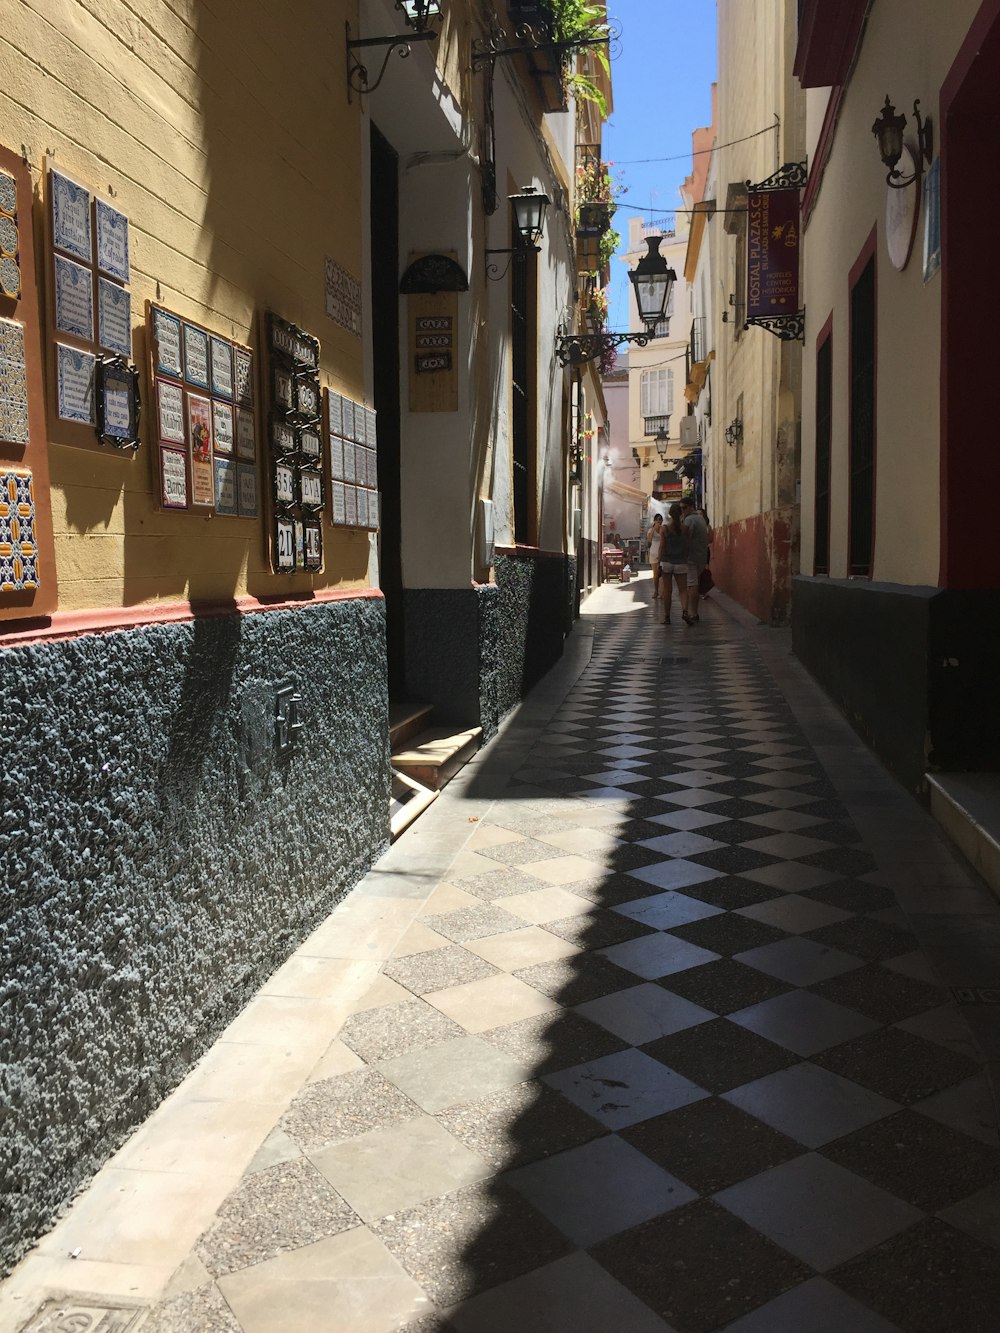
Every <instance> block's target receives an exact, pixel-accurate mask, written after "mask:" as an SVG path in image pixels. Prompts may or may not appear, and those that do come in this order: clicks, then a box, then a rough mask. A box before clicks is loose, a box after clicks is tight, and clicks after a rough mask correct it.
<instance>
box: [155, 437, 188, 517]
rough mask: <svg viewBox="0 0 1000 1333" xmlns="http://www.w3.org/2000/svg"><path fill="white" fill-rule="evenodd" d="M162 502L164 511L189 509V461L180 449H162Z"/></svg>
mask: <svg viewBox="0 0 1000 1333" xmlns="http://www.w3.org/2000/svg"><path fill="white" fill-rule="evenodd" d="M160 481H161V486H162V489H161V492H160V500H161V503H162V505H163V507H164V509H187V507H188V485H187V460H186V459H185V457H184V453H183V451H182V450H180V449H168V448H166V447H161V449H160Z"/></svg>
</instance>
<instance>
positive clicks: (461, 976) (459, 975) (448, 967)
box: [382, 918, 524, 995]
mask: <svg viewBox="0 0 1000 1333" xmlns="http://www.w3.org/2000/svg"><path fill="white" fill-rule="evenodd" d="M425 919H426V918H425ZM517 924H518V926H522V925H524V922H523V921H519V922H518V923H517ZM382 971H383V973H384V975H385V976H387V977H389V978H390V979H391V980H392V981H398V982H399V984H400V985H401V986H405V987H406V989H407V990H411V991H413V993H414V995H426V994H427V993H428V992H429V991H437V990H446V989H447V988H448V987H449V986H460V985H462V984H463V982H466V981H480V980H481V979H482V978H483V977H495V976H497V975H498V974H499V971H500V969H499V968H498V967H494V966H493V964H492V963H488V962H487V961H486V960H485V958H479V957H478V956H477V955H476V954H474V953H470V952H469V951H468V949H463V948H462V946H461V945H460V944H450V945H448V947H447V948H444V949H429V950H428V951H427V952H426V953H415V954H409V955H407V957H405V958H390V959H389V961H388V962H387V963H386V964H385V966H384V967H383V969H382Z"/></svg>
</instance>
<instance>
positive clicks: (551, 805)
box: [146, 603, 1000, 1333]
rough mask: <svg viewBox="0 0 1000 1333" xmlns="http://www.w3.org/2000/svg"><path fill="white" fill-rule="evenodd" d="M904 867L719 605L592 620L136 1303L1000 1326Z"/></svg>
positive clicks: (603, 1322) (966, 1092) (958, 1076)
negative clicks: (330, 1041) (395, 929)
mask: <svg viewBox="0 0 1000 1333" xmlns="http://www.w3.org/2000/svg"><path fill="white" fill-rule="evenodd" d="M485 762H486V766H487V767H488V761H485ZM876 804H877V801H876ZM892 878H893V877H892V876H891V875H887V874H886V873H885V871H884V870H883V871H882V872H879V871H878V870H877V869H876V861H875V859H874V858H873V855H872V854H871V852H870V850H869V849H868V847H867V846H866V843H865V842H864V841H862V838H861V836H860V834H859V831H858V828H857V827H856V825H855V823H854V822H853V821H852V819H851V818H850V817H849V816H848V812H847V809H846V808H845V805H844V804H843V803H842V801H841V799H840V798H839V797H838V795H837V791H836V789H835V787H834V785H833V783H832V782H831V778H830V775H829V772H828V771H827V768H825V767H824V764H823V763H821V762H820V760H819V758H818V756H817V753H816V751H815V750H814V749H813V748H811V747H810V745H809V743H808V742H807V740H806V738H805V736H804V734H803V731H802V729H801V727H800V726H799V724H798V722H797V720H796V717H795V716H794V715H793V713H792V711H791V710H790V708H789V705H788V702H787V700H786V697H785V696H784V694H783V693H782V691H781V689H780V688H779V685H778V684H777V683H776V681H775V678H774V675H773V674H772V672H771V670H770V669H769V666H768V664H767V662H766V660H765V657H764V656H762V655H761V652H760V651H759V649H758V647H757V645H756V643H755V642H754V640H753V637H752V636H751V635H749V634H748V633H747V632H746V631H745V630H744V629H743V628H742V627H741V626H740V625H739V624H737V623H736V622H734V621H732V620H730V619H728V618H727V617H726V616H724V615H723V614H722V613H721V612H720V611H719V610H718V608H717V607H713V606H712V604H711V603H709V604H708V605H707V606H706V607H705V608H704V609H703V613H702V624H701V625H700V626H699V627H698V628H697V629H695V630H685V629H684V628H683V627H680V628H678V627H676V626H675V627H672V628H671V629H669V630H665V629H664V628H661V627H656V626H654V625H653V624H652V621H651V618H650V617H649V616H648V614H647V615H645V616H643V615H642V614H639V615H631V616H628V617H625V616H622V617H608V618H607V619H606V620H604V621H601V622H600V623H599V624H598V626H597V633H596V640H595V648H594V652H593V656H592V658H591V661H590V664H589V667H588V669H587V670H586V671H585V672H584V674H583V675H582V677H581V678H580V680H579V682H578V684H577V686H576V688H575V689H574V691H573V692H572V694H571V695H570V697H569V698H568V700H567V701H566V703H565V705H564V706H563V707H562V708H561V709H560V710H559V711H558V713H557V714H556V716H555V718H554V720H553V721H552V722H551V724H550V725H549V726H548V727H547V728H545V729H544V731H542V732H540V734H538V735H537V738H536V740H535V743H534V744H533V748H531V750H530V753H529V754H528V755H527V758H526V760H525V762H523V764H522V765H521V766H520V768H518V769H517V770H516V772H514V773H513V775H512V778H511V783H510V786H509V788H507V790H506V795H505V796H504V797H503V798H502V799H498V800H496V801H495V802H494V803H493V804H492V805H491V806H490V807H489V812H488V815H487V816H486V817H485V818H483V819H481V820H480V822H479V824H478V826H477V829H476V832H475V835H474V837H473V839H472V842H471V844H470V851H467V852H464V853H463V854H462V855H461V856H460V857H459V858H458V860H457V861H456V863H455V865H454V866H453V868H452V870H451V871H450V872H449V873H448V876H447V878H446V879H445V880H444V881H442V882H440V883H439V884H438V885H437V887H436V888H434V890H433V892H432V893H431V895H430V897H429V899H428V901H427V902H426V904H425V905H424V908H423V911H422V914H421V915H420V917H419V919H418V921H417V922H416V923H415V924H414V925H413V926H412V927H411V928H410V930H409V931H408V932H407V934H406V936H405V937H404V941H403V945H402V947H401V948H400V949H398V950H397V953H396V956H395V957H393V958H392V959H390V960H389V961H388V963H387V964H386V965H385V967H384V970H383V975H382V977H381V979H380V981H379V983H378V985H377V986H376V987H375V988H374V990H373V991H371V992H370V993H369V995H368V996H367V998H366V1000H365V1001H363V1002H362V1004H361V1006H360V1007H359V1008H358V1010H357V1011H356V1012H355V1013H354V1014H353V1015H352V1016H351V1017H350V1018H349V1019H348V1020H347V1022H346V1025H345V1026H344V1028H343V1031H342V1033H341V1040H342V1043H343V1048H342V1049H343V1061H342V1065H341V1069H342V1072H338V1073H336V1074H335V1076H333V1077H329V1078H325V1079H321V1080H320V1081H318V1082H314V1083H311V1084H309V1085H308V1086H307V1087H306V1088H305V1090H304V1091H303V1092H302V1093H301V1094H300V1095H299V1096H298V1097H297V1098H296V1099H295V1100H294V1101H293V1103H292V1105H291V1106H290V1108H289V1110H288V1111H287V1113H286V1114H285V1115H284V1117H283V1119H282V1121H281V1122H280V1124H279V1126H278V1128H277V1130H276V1131H275V1132H274V1133H273V1134H272V1135H271V1137H270V1138H269V1140H268V1141H267V1143H266V1145H265V1148H264V1149H263V1150H262V1152H261V1153H260V1154H258V1157H257V1159H256V1161H255V1163H254V1164H253V1167H252V1168H251V1171H250V1172H249V1173H248V1174H247V1175H246V1176H245V1177H244V1180H243V1182H242V1184H241V1185H240V1186H239V1187H238V1188H237V1189H236V1191H235V1192H234V1193H233V1194H232V1195H231V1197H230V1199H229V1200H228V1202H227V1204H226V1205H225V1206H224V1208H223V1209H222V1211H221V1212H220V1214H219V1216H218V1218H217V1220H216V1221H215V1223H214V1225H213V1226H212V1227H211V1228H210V1230H209V1231H208V1232H207V1233H206V1234H205V1235H204V1236H203V1237H202V1239H201V1241H200V1243H199V1246H198V1251H197V1253H198V1258H199V1260H200V1262H201V1264H202V1265H204V1269H205V1270H207V1276H208V1278H210V1279H211V1281H210V1282H209V1283H207V1284H206V1285H203V1286H200V1287H197V1288H195V1289H194V1290H192V1291H189V1292H185V1293H183V1294H181V1295H175V1296H172V1297H171V1298H170V1299H169V1300H166V1301H164V1302H163V1303H162V1304H161V1305H160V1306H158V1307H157V1309H156V1310H155V1311H154V1312H153V1314H152V1316H151V1319H150V1321H149V1323H148V1324H147V1325H146V1327H147V1329H148V1330H149V1331H150V1333H166V1331H167V1330H174V1329H182V1330H185V1333H190V1331H191V1330H198V1329H202V1328H204V1329H212V1330H233V1331H236V1330H239V1329H243V1330H244V1331H245V1333H266V1331H267V1330H277V1329H282V1330H286V1329H289V1330H292V1329H294V1330H298V1329H304V1330H307V1329H313V1328H314V1329H316V1330H327V1329H332V1327H333V1325H331V1324H329V1323H327V1322H324V1319H325V1316H324V1307H323V1304H322V1302H323V1296H322V1292H323V1289H324V1284H323V1283H322V1282H321V1281H319V1280H318V1279H319V1276H320V1275H323V1276H326V1277H329V1276H330V1275H331V1274H335V1273H340V1272H342V1273H343V1274H344V1275H345V1276H349V1277H350V1278H351V1279H352V1280H353V1279H355V1278H363V1279H366V1280H365V1281H360V1282H359V1283H357V1284H356V1287H357V1291H358V1293H359V1294H358V1295H357V1296H356V1300H357V1305H356V1307H354V1309H355V1312H354V1316H353V1318H348V1320H347V1322H340V1323H337V1325H336V1327H337V1328H338V1329H340V1328H342V1329H344V1330H345V1333H347V1331H348V1330H352V1331H353V1330H356V1331H361V1330H374V1331H375V1333H380V1331H381V1330H386V1331H387V1330H390V1329H407V1330H410V1333H418V1331H419V1333H425V1331H429V1330H454V1331H455V1333H486V1331H487V1330H518V1333H534V1331H536V1330H546V1333H558V1331H559V1330H574V1333H588V1331H592V1333H617V1331H618V1330H622V1331H627V1333H646V1331H647V1330H648V1333H653V1330H660V1331H661V1333H662V1331H663V1330H670V1329H673V1330H677V1333H708V1330H715V1329H720V1330H721V1329H727V1330H732V1333H737V1331H738V1333H782V1331H787V1333H804V1331H805V1330H810V1331H813V1330H815V1331H817V1333H824V1331H827V1333H855V1331H856V1333H891V1331H892V1330H903V1331H904V1333H953V1331H957V1330H961V1333H978V1331H979V1330H983V1331H985V1330H987V1329H990V1330H992V1329H995V1328H997V1327H998V1315H997V1310H998V1309H1000V1254H998V1249H1000V1152H998V1146H997V1138H996V1133H995V1121H994V1116H993V1111H992V1104H991V1102H990V1099H989V1093H988V1089H987V1085H986V1080H985V1078H984V1076H983V1073H982V1069H981V1064H980V1062H979V1060H978V1059H977V1058H976V1050H975V1048H974V1047H973V1045H972V1043H971V1041H970V1038H969V1034H968V1029H967V1028H966V1027H965V1025H964V1023H963V1022H962V1020H961V1018H960V1016H959V1013H958V1011H957V1010H956V1009H955V1008H953V1007H952V1005H951V1003H950V995H949V993H948V992H947V991H946V990H944V989H943V988H942V987H941V985H940V984H939V981H938V980H937V978H936V976H935V974H934V973H932V971H931V969H930V968H929V966H928V964H927V961H926V959H925V957H924V955H923V953H922V951H921V950H920V948H919V947H918V942H917V939H916V938H915V936H914V934H913V933H912V932H911V928H910V924H909V922H908V919H907V917H906V916H904V915H903V913H902V912H901V911H900V909H899V907H898V906H897V905H896V900H895V898H894V896H893V893H892V892H890V890H889V887H888V883H889V882H890V881H891V880H892ZM340 1318H341V1319H343V1318H344V1316H343V1314H341V1316H340Z"/></svg>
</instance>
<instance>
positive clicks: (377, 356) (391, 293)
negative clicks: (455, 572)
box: [371, 125, 406, 700]
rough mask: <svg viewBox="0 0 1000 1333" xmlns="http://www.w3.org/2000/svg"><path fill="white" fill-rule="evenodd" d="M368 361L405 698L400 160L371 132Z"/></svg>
mask: <svg viewBox="0 0 1000 1333" xmlns="http://www.w3.org/2000/svg"><path fill="white" fill-rule="evenodd" d="M371 293H372V359H373V366H374V394H375V409H376V411H377V412H378V478H379V489H380V490H381V492H382V513H381V535H380V557H379V572H380V582H381V587H382V592H383V594H384V595H385V614H386V638H387V645H386V647H387V652H388V663H389V698H390V699H397V700H398V699H402V698H403V696H404V680H405V675H406V669H405V655H404V654H405V649H404V642H405V640H404V632H403V557H402V500H401V486H400V403H399V158H398V157H397V155H396V152H395V150H394V149H393V147H392V145H391V144H390V143H389V141H388V139H386V137H385V136H384V135H383V134H380V133H379V131H378V129H376V127H375V126H374V125H373V126H372V128H371Z"/></svg>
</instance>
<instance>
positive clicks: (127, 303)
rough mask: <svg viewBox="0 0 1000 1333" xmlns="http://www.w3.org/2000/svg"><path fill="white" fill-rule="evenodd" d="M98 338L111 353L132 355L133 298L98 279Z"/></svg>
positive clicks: (105, 279)
mask: <svg viewBox="0 0 1000 1333" xmlns="http://www.w3.org/2000/svg"><path fill="white" fill-rule="evenodd" d="M97 337H98V341H99V342H100V344H101V346H102V347H106V348H107V349H108V351H109V352H118V353H119V354H120V355H121V356H126V357H130V356H131V355H132V298H131V296H130V295H129V294H128V292H127V291H126V290H125V288H124V287H119V286H118V284H117V283H116V282H109V281H108V280H107V278H98V279H97Z"/></svg>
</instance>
